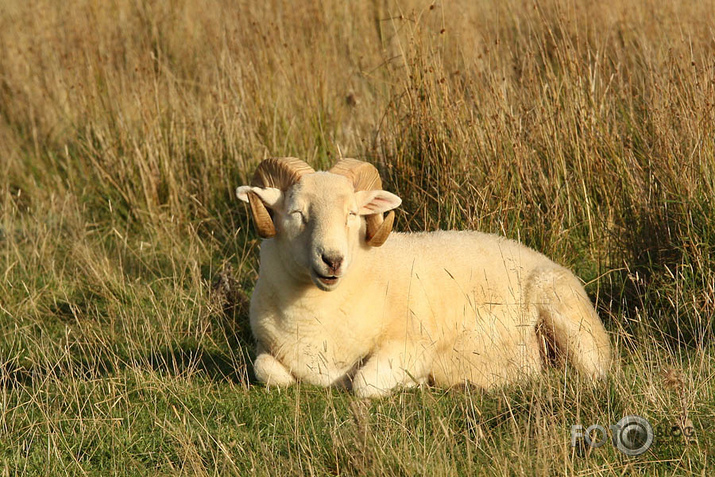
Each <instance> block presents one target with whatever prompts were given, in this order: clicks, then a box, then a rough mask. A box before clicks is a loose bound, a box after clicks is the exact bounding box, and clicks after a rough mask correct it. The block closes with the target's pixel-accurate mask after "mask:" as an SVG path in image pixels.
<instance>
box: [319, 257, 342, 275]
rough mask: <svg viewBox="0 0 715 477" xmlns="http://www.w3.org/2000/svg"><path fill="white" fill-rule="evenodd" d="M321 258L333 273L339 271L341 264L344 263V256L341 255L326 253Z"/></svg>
mask: <svg viewBox="0 0 715 477" xmlns="http://www.w3.org/2000/svg"><path fill="white" fill-rule="evenodd" d="M321 258H322V259H323V262H325V264H326V265H327V266H328V268H329V269H330V271H331V272H332V273H335V272H337V271H338V269H339V268H340V265H342V263H343V257H341V256H340V255H330V254H325V253H324V254H323V255H322V256H321Z"/></svg>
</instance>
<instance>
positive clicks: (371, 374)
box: [352, 342, 429, 398]
mask: <svg viewBox="0 0 715 477" xmlns="http://www.w3.org/2000/svg"><path fill="white" fill-rule="evenodd" d="M428 374H429V372H428V363H427V360H426V357H425V356H424V353H419V352H417V351H416V350H414V349H408V348H406V347H405V343H404V342H401V343H392V344H388V345H387V346H382V347H381V348H380V349H379V350H377V351H376V352H375V353H373V354H372V356H371V357H370V358H369V359H368V360H367V362H366V363H365V365H364V366H363V367H362V368H360V369H359V370H358V371H357V373H355V377H354V378H353V382H352V387H353V392H354V393H355V395H357V396H358V397H364V398H377V397H381V396H386V395H388V394H389V393H390V391H392V390H393V389H394V388H396V387H414V386H419V385H420V384H423V383H425V382H426V381H427V377H428Z"/></svg>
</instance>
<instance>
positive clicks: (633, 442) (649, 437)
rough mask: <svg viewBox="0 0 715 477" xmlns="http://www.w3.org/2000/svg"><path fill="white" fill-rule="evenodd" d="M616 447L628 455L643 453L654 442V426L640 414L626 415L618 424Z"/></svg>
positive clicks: (615, 435)
mask: <svg viewBox="0 0 715 477" xmlns="http://www.w3.org/2000/svg"><path fill="white" fill-rule="evenodd" d="M616 429H617V431H616V432H615V434H614V437H615V441H616V447H617V448H618V450H619V451H621V452H623V453H624V454H626V455H630V456H637V455H641V454H642V453H644V452H645V451H647V450H648V448H649V447H650V446H651V444H652V443H653V427H651V425H650V423H649V422H648V421H647V420H646V419H644V418H642V417H640V416H626V417H624V418H623V419H621V420H620V421H618V424H616Z"/></svg>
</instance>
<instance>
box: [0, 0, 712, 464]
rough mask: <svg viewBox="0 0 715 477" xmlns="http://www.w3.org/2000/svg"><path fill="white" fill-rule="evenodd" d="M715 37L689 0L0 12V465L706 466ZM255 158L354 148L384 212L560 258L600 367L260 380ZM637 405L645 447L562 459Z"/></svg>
mask: <svg viewBox="0 0 715 477" xmlns="http://www.w3.org/2000/svg"><path fill="white" fill-rule="evenodd" d="M714 25H715V2H713V1H712V0H704V1H699V2H693V1H684V0H675V1H672V2H660V1H655V0H622V1H616V0H602V1H600V2H591V1H588V0H545V1H543V2H533V1H528V0H505V1H497V0H476V1H466V0H459V1H457V0H455V1H444V2H440V1H437V2H435V3H431V2H429V1H420V0H371V1H364V2H342V1H339V0H322V1H317V0H316V1H306V2H290V1H283V0H269V1H266V2H250V1H245V0H240V1H232V0H208V1H199V0H165V1H160V0H155V1H145V0H112V1H106V2H105V1H99V0H71V1H66V2H57V1H53V0H32V1H26V0H5V1H3V2H0V475H3V476H5V475H7V476H10V475H430V476H432V475H435V476H440V475H557V474H559V475H589V476H590V475H624V474H628V475H703V476H704V475H709V474H710V473H711V472H712V469H713V459H714V458H715V456H714V455H713V454H714V453H715V452H714V451H715V424H714V423H713V422H714V421H715V341H714V339H713V338H714V334H715V328H714V323H715V318H714V313H715V257H714V256H713V252H715V208H714V207H713V197H714V190H713V189H714V188H715V29H714ZM271 156H296V157H300V158H302V159H304V160H306V161H308V162H309V163H310V164H311V165H312V166H314V167H315V168H324V167H328V166H329V165H331V164H332V163H333V162H334V161H335V159H336V158H338V157H341V156H344V157H356V158H359V159H362V160H367V161H370V162H372V163H373V164H375V165H376V166H377V167H378V169H379V170H380V172H381V174H382V177H383V182H384V183H385V187H386V188H387V189H388V190H390V191H392V192H394V193H396V194H397V195H399V196H400V197H402V199H403V205H402V207H401V208H400V211H399V212H398V215H397V220H396V229H397V230H402V231H422V230H434V229H437V228H444V229H477V230H482V231H486V232H494V233H499V234H502V235H506V236H508V237H510V238H513V239H516V240H520V241H521V242H523V243H525V244H527V245H529V246H531V247H534V248H536V249H538V250H540V251H542V252H543V253H545V254H546V255H548V256H550V257H551V258H553V259H554V260H556V261H557V262H559V263H561V264H563V265H565V266H568V267H570V268H571V269H572V270H574V271H575V272H576V273H577V275H578V276H579V277H581V278H582V279H583V280H584V283H585V285H586V289H587V291H588V292H589V295H590V296H591V298H592V300H593V302H594V304H595V305H596V307H597V309H598V312H599V314H600V316H601V318H602V319H603V321H604V323H605V325H606V327H607V329H608V331H609V333H610V336H611V340H612V343H613V346H614V349H615V356H616V361H615V363H614V366H613V369H612V372H611V374H610V376H609V378H608V379H607V380H606V381H605V382H603V383H599V384H597V385H591V384H590V383H589V382H588V381H586V380H584V379H582V378H581V377H579V376H578V375H576V374H574V373H573V372H572V370H571V369H569V368H564V367H560V368H559V367H557V368H554V369H552V370H550V371H549V372H548V373H547V374H545V375H544V377H543V378H542V379H538V380H535V381H530V382H524V383H521V384H518V385H514V386H511V387H508V388H504V389H498V390H494V391H489V392H485V391H483V390H479V389H474V388H471V387H465V388H459V389H434V388H429V387H425V388H421V389H415V390H410V391H404V392H400V393H396V394H395V395H394V396H392V397H390V398H385V399H381V400H376V401H361V400H359V399H356V398H354V397H353V396H351V395H350V394H349V393H346V392H344V391H340V390H333V389H322V388H317V387H312V386H307V385H299V386H296V387H293V388H290V389H286V390H275V389H271V390H267V389H265V387H263V386H262V385H260V384H258V383H256V382H255V379H254V377H253V375H252V370H251V359H252V356H253V342H252V339H251V334H250V328H249V325H248V311H247V304H248V301H249V300H250V295H251V291H252V288H253V286H254V283H255V280H256V277H257V271H258V262H257V253H258V249H259V246H260V240H259V239H258V237H257V235H256V233H255V231H254V229H253V227H252V225H251V223H250V221H249V215H248V211H247V208H246V207H245V206H244V205H243V204H242V203H239V202H238V200H237V199H236V198H235V196H234V190H235V188H236V186H238V185H241V184H245V183H247V181H248V180H250V177H251V175H252V173H253V170H254V168H255V166H256V165H257V164H258V162H260V160H261V159H263V158H265V157H271ZM629 414H637V415H640V416H643V417H644V418H646V419H648V420H649V421H650V422H651V423H652V425H653V427H654V429H655V441H654V443H653V445H652V446H651V448H650V449H649V450H648V451H647V452H646V453H644V454H642V455H640V456H637V457H629V456H627V455H625V454H623V453H621V452H620V451H618V450H617V449H616V448H614V447H613V446H612V445H611V444H610V443H608V444H606V445H604V446H602V447H599V448H593V449H589V448H585V447H584V446H576V447H572V446H571V426H572V425H575V424H582V425H584V427H587V426H589V425H591V424H600V425H603V426H608V425H609V424H613V423H616V422H617V421H619V420H620V419H621V418H622V417H623V416H625V415H629ZM689 429H693V432H694V433H693V434H692V435H686V434H690V433H689V432H687V433H684V431H687V430H689Z"/></svg>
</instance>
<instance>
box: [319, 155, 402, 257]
mask: <svg viewBox="0 0 715 477" xmlns="http://www.w3.org/2000/svg"><path fill="white" fill-rule="evenodd" d="M328 172H332V173H333V174H339V175H341V176H345V177H347V178H348V179H350V180H351V181H352V183H353V187H355V190H356V191H359V190H377V189H382V180H381V179H380V173H379V172H377V169H376V168H375V166H373V165H372V164H370V163H369V162H363V161H358V160H357V159H341V160H339V161H338V162H337V163H336V164H335V165H334V166H333V167H332V168H331V169H330V170H329V171H328ZM394 221H395V213H394V212H393V211H390V212H389V213H388V214H387V217H386V218H384V219H383V217H382V214H372V215H368V216H366V217H365V225H366V227H365V228H366V232H365V242H366V243H367V244H368V245H370V246H371V247H379V246H380V245H382V244H383V243H385V240H387V237H388V236H389V235H390V232H392V224H393V223H394Z"/></svg>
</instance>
